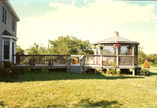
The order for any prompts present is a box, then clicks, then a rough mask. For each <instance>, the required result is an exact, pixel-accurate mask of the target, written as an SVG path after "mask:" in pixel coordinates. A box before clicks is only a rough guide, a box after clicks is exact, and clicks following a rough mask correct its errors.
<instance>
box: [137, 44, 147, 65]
mask: <svg viewBox="0 0 157 108" xmlns="http://www.w3.org/2000/svg"><path fill="white" fill-rule="evenodd" d="M142 49H143V47H142V46H139V48H138V62H139V63H140V64H143V63H144V61H145V59H146V54H145V53H144V52H143V51H142Z"/></svg>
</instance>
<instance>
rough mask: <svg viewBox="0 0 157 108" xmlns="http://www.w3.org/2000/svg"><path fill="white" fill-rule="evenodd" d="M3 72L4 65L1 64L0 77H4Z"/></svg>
mask: <svg viewBox="0 0 157 108" xmlns="http://www.w3.org/2000/svg"><path fill="white" fill-rule="evenodd" d="M3 72H4V67H3V65H1V64H0V76H1V75H2V73H3Z"/></svg>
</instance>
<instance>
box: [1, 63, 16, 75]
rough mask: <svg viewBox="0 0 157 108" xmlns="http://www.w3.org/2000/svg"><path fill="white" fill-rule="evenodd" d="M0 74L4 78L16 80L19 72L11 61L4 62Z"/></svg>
mask: <svg viewBox="0 0 157 108" xmlns="http://www.w3.org/2000/svg"><path fill="white" fill-rule="evenodd" d="M0 74H1V76H3V77H4V78H14V77H15V76H16V75H18V74H19V70H18V69H17V67H15V66H14V64H12V63H11V62H9V61H4V62H3V66H2V65H1V66H0Z"/></svg>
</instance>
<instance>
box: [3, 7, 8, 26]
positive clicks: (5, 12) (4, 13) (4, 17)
mask: <svg viewBox="0 0 157 108" xmlns="http://www.w3.org/2000/svg"><path fill="white" fill-rule="evenodd" d="M2 22H3V23H4V24H5V25H6V22H7V10H6V9H5V8H4V6H3V7H2Z"/></svg>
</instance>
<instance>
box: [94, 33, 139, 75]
mask: <svg viewBox="0 0 157 108" xmlns="http://www.w3.org/2000/svg"><path fill="white" fill-rule="evenodd" d="M138 45H139V43H138V42H136V41H131V40H128V39H125V38H123V37H120V36H119V32H117V31H115V32H114V36H113V37H111V38H108V39H105V40H102V41H98V42H95V43H93V49H94V55H101V57H100V59H95V62H99V63H100V65H101V66H102V67H103V66H104V67H107V66H109V65H110V62H111V61H114V62H115V63H116V65H115V67H116V68H120V69H132V70H133V75H135V70H136V71H138Z"/></svg>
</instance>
